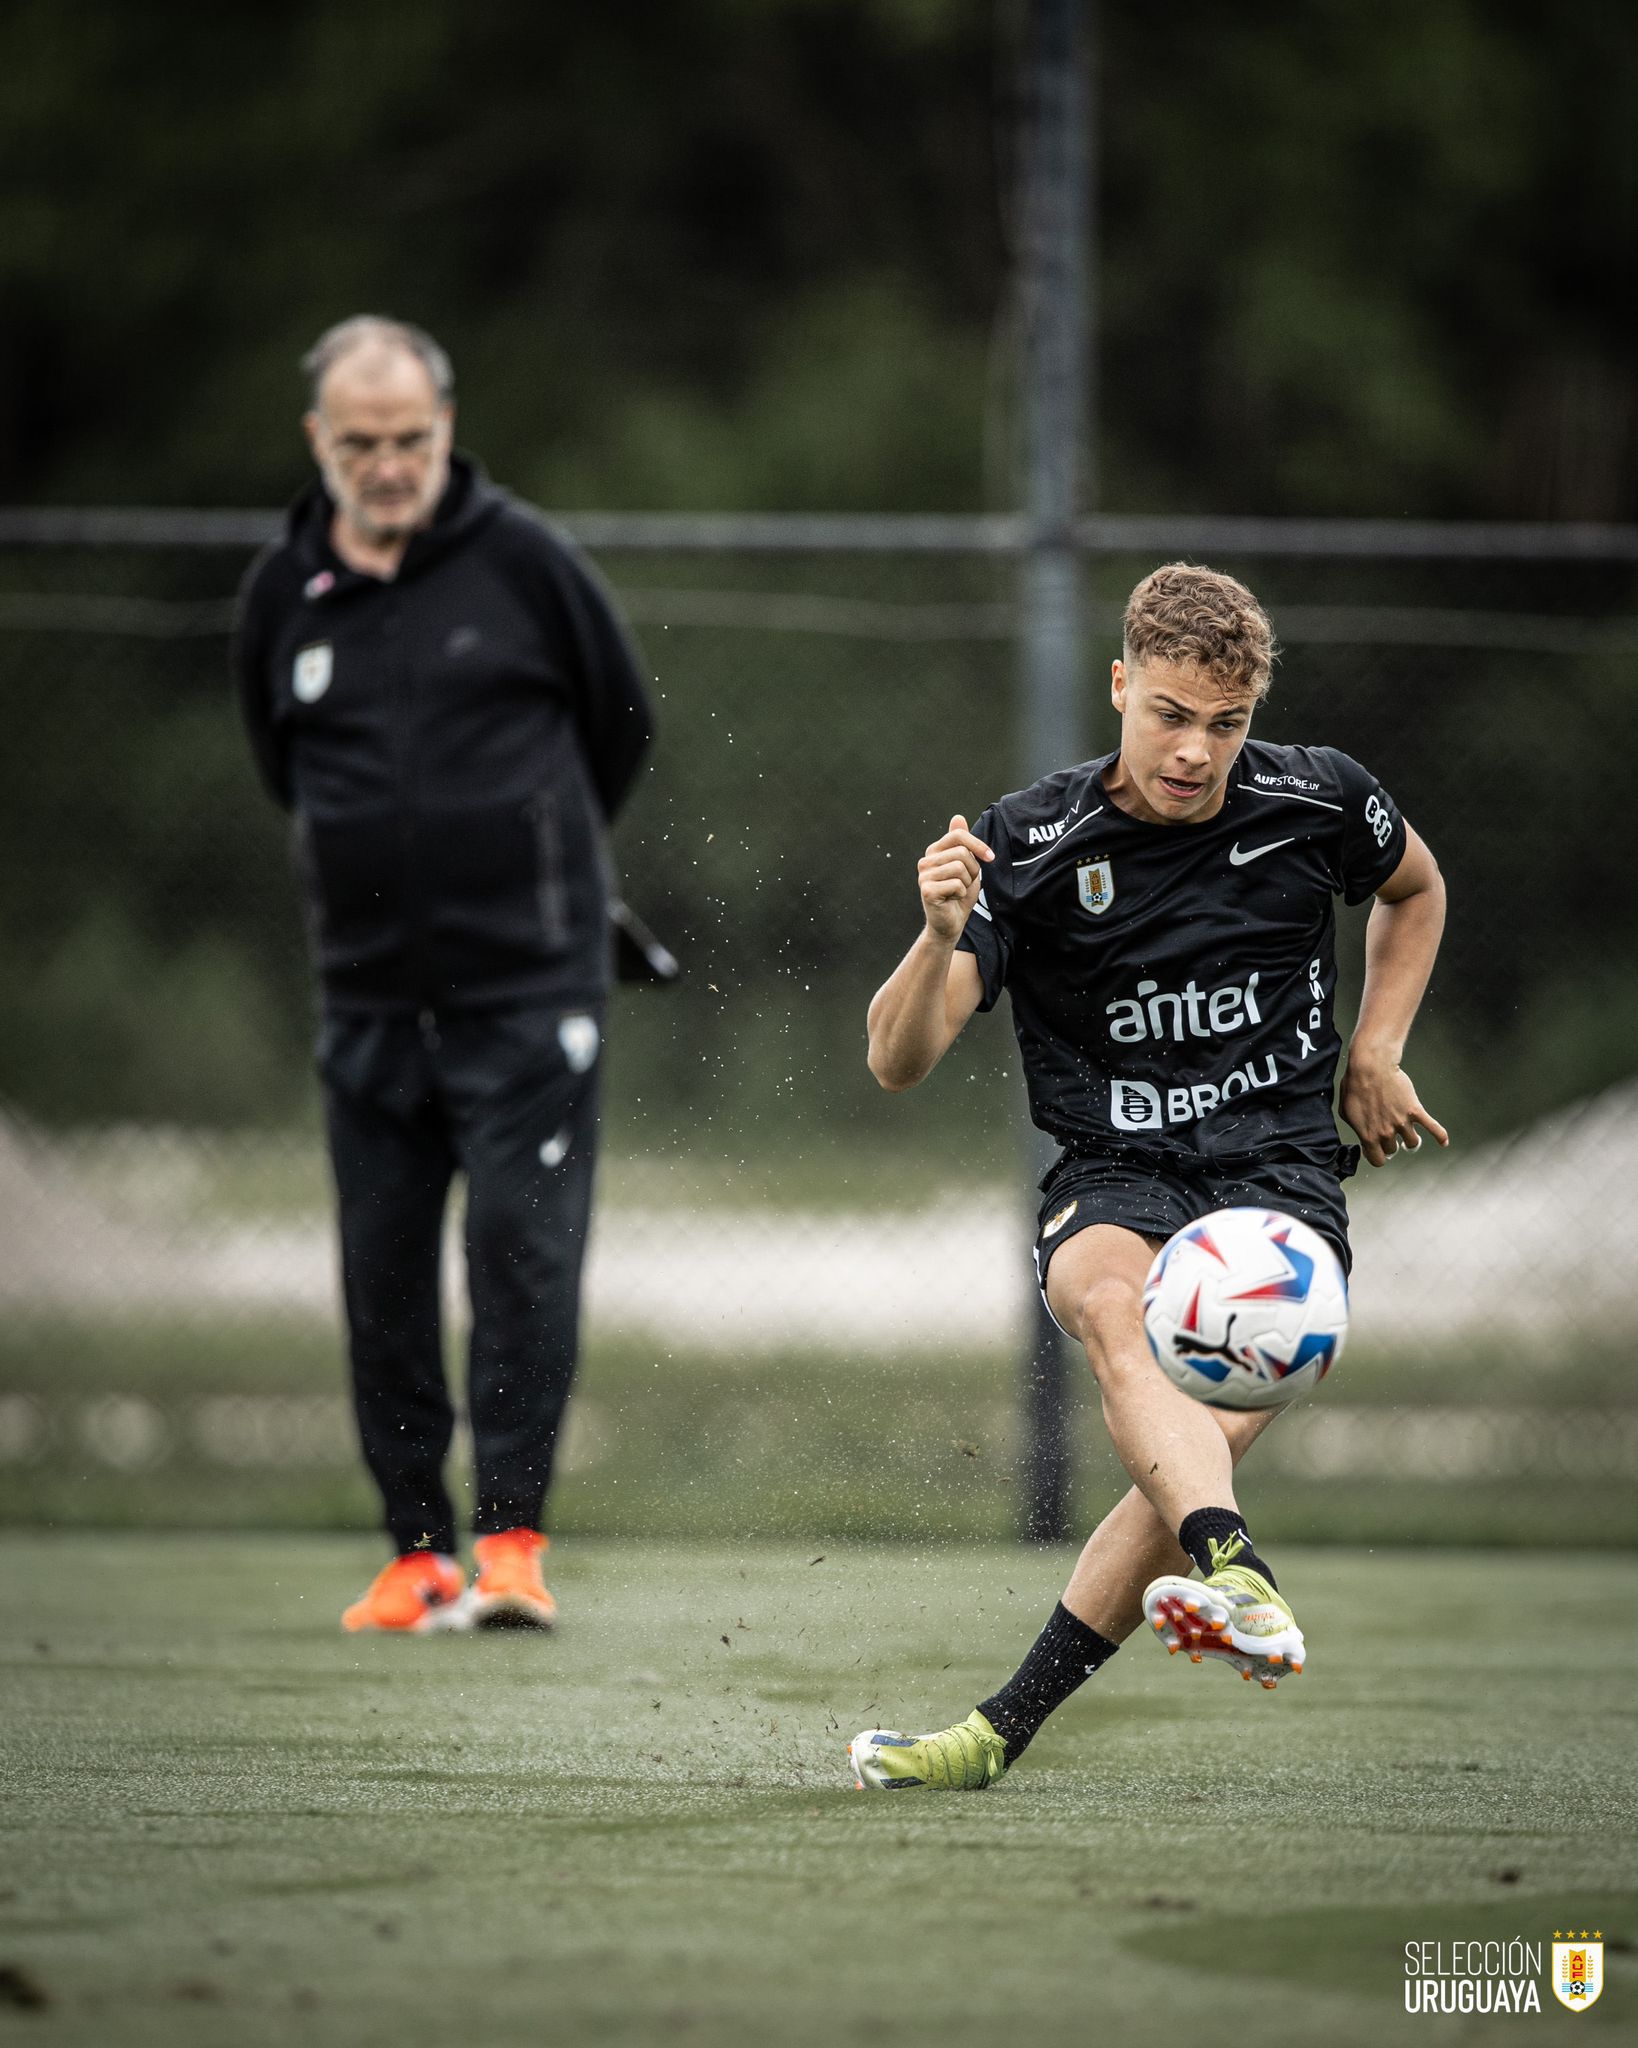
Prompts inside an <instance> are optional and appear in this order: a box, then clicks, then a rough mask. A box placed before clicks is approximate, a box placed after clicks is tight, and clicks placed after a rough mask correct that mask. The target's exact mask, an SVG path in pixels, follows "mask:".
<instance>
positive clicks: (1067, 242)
mask: <svg viewBox="0 0 1638 2048" xmlns="http://www.w3.org/2000/svg"><path fill="white" fill-rule="evenodd" d="M1090 15H1091V5H1090V0H1087V4H1086V5H1085V6H1083V5H1082V4H1081V0H1032V4H1031V7H1030V11H1029V47H1028V50H1027V53H1026V58H1025V65H1026V90H1025V93H1024V104H1023V109H1022V120H1023V135H1022V137H1021V142H1022V147H1021V149H1020V152H1019V161H1020V163H1021V165H1022V167H1023V181H1024V191H1023V220H1022V252H1021V261H1020V275H1019V287H1020V291H1021V294H1022V302H1023V303H1022V309H1021V310H1022V320H1021V322H1020V330H1021V342H1022V354H1023V360H1022V363H1021V365H1020V369H1021V382H1022V388H1023V413H1024V429H1025V431H1024V445H1025V458H1024V459H1025V479H1024V508H1025V514H1026V519H1027V541H1026V546H1025V550H1024V554H1023V558H1022V561H1021V564H1020V591H1019V596H1020V603H1021V619H1020V654H1021V658H1022V689H1021V692H1020V699H1021V734H1020V738H1021V753H1022V764H1023V770H1024V774H1025V777H1026V778H1027V779H1030V780H1033V779H1034V778H1035V777H1036V776H1038V775H1042V774H1045V773H1046V772H1047V771H1048V770H1050V769H1053V768H1060V767H1064V766H1066V765H1067V764H1069V763H1070V762H1073V761H1077V760H1079V759H1080V758H1081V756H1082V753H1083V752H1084V734H1085V707H1084V703H1083V692H1082V683H1081V661H1080V623H1081V622H1080V564H1079V560H1078V555H1077V548H1076V526H1075V522H1076V518H1077V515H1078V514H1079V512H1080V510H1081V509H1082V508H1081V504H1080V486H1081V466H1082V450H1083V444H1084V435H1085V432H1086V426H1087V408H1086V405H1085V381H1086V371H1087V337H1088V333H1089V327H1088V316H1087V303H1086V269H1087V263H1086V237H1087V228H1088V223H1089V216H1090V194H1089V187H1088V174H1089V170H1090V159H1089V154H1088V148H1087V83H1086V73H1085V68H1084V49H1085V45H1084V43H1083V35H1089V33H1090V28H1091V22H1090ZM1051 1152H1052V1147H1051V1146H1050V1144H1048V1142H1047V1141H1046V1140H1045V1139H1044V1138H1042V1137H1041V1136H1040V1134H1038V1133H1036V1132H1034V1131H1032V1132H1031V1133H1030V1136H1029V1143H1028V1145H1027V1148H1026V1157H1027V1161H1028V1164H1029V1167H1030V1169H1031V1170H1030V1181H1031V1183H1033V1182H1034V1181H1035V1180H1036V1179H1037V1178H1038V1177H1039V1175H1040V1173H1041V1171H1042V1169H1043V1166H1044V1164H1045V1162H1046V1160H1047V1159H1048V1158H1050V1156H1051ZM1030 1194H1031V1196H1033V1186H1032V1187H1031V1189H1030ZM1067 1366H1068V1360H1067V1357H1066V1351H1065V1345H1064V1340H1063V1338H1062V1337H1061V1336H1060V1335H1059V1333H1058V1331H1057V1329H1056V1327H1055V1326H1054V1324H1053V1323H1052V1320H1051V1318H1050V1317H1049V1316H1048V1315H1047V1314H1046V1311H1045V1309H1044V1308H1042V1307H1041V1305H1040V1304H1039V1303H1036V1304H1035V1305H1034V1312H1033V1314H1032V1316H1031V1319H1030V1329H1029V1337H1028V1341H1027V1344H1026V1348H1025V1355H1024V1361H1023V1388H1022V1393H1023V1403H1022V1406H1023V1416H1024V1433H1025V1442H1024V1458H1023V1501H1022V1516H1021V1520H1022V1525H1023V1531H1024V1534H1025V1536H1026V1537H1027V1538H1028V1539H1029V1540H1031V1541H1033V1542H1038V1543H1045V1542H1055V1541H1058V1540H1060V1539H1061V1538H1062V1537H1063V1536H1064V1535H1066V1534H1067V1532H1068V1506H1069V1502H1068V1493H1069V1445H1068V1437H1067V1432H1066V1426H1065V1425H1066V1405H1067V1401H1066V1396H1067V1379H1068V1372H1067Z"/></svg>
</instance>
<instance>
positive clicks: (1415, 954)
mask: <svg viewBox="0 0 1638 2048" xmlns="http://www.w3.org/2000/svg"><path fill="white" fill-rule="evenodd" d="M1444 928H1445V884H1444V878H1443V876H1442V875H1441V874H1440V873H1439V864H1438V862H1437V861H1436V860H1435V859H1434V858H1433V855H1432V854H1431V853H1430V852H1429V851H1428V849H1427V846H1426V845H1425V844H1424V842H1423V841H1422V840H1421V839H1420V838H1418V836H1417V835H1416V833H1414V832H1412V831H1410V830H1409V829H1408V828H1407V830H1406V835H1405V857H1404V859H1403V860H1401V861H1400V863H1399V865H1398V867H1396V868H1395V869H1394V871H1393V873H1392V874H1391V875H1390V876H1389V877H1388V879H1387V880H1386V881H1385V882H1384V883H1383V885H1382V887H1381V888H1380V889H1378V890H1377V892H1376V902H1375V903H1374V904H1373V905H1372V906H1371V917H1370V923H1369V924H1368V925H1367V926H1366V930H1365V988H1364V992H1363V993H1362V994H1361V996H1360V999H1359V1021H1358V1023H1357V1024H1356V1025H1355V1026H1354V1036H1353V1042H1352V1044H1351V1045H1350V1046H1349V1048H1348V1067H1347V1071H1346V1073H1345V1074H1344V1075H1343V1077H1342V1102H1341V1108H1342V1115H1343V1119H1344V1121H1345V1122H1346V1123H1347V1124H1348V1125H1349V1126H1350V1127H1351V1128H1352V1130H1353V1132H1354V1135H1355V1136H1356V1137H1357V1138H1358V1139H1359V1144H1360V1150H1361V1151H1362V1152H1363V1153H1364V1155H1365V1157H1366V1158H1367V1159H1368V1160H1369V1161H1370V1163H1371V1164H1372V1165H1373V1166H1386V1165H1387V1163H1388V1161H1389V1160H1390V1159H1391V1158H1392V1157H1393V1156H1394V1154H1395V1152H1397V1151H1398V1149H1399V1147H1400V1146H1401V1145H1403V1146H1404V1147H1405V1149H1406V1150H1407V1151H1408V1152H1415V1151H1418V1150H1419V1149H1420V1148H1421V1144H1422V1132H1423V1131H1429V1132H1431V1133H1432V1135H1433V1136H1434V1137H1435V1138H1437V1139H1438V1141H1439V1143H1440V1144H1441V1145H1448V1144H1449V1143H1450V1136H1449V1133H1448V1132H1447V1131H1446V1130H1445V1128H1444V1126H1443V1124H1439V1123H1436V1122H1435V1121H1434V1120H1433V1118H1432V1117H1431V1116H1429V1115H1428V1113H1427V1111H1426V1110H1425V1109H1424V1108H1423V1107H1422V1105H1421V1102H1420V1101H1419V1100H1418V1099H1417V1094H1416V1090H1415V1088H1414V1087H1413V1086H1412V1085H1411V1078H1410V1076H1409V1075H1408V1074H1407V1073H1406V1072H1405V1070H1404V1068H1403V1067H1402V1066H1401V1065H1400V1064H1399V1062H1400V1060H1401V1059H1402V1058H1403V1057H1404V1051H1405V1041H1406V1039H1407V1038H1408V1037H1409V1036H1410V1028H1411V1025H1412V1023H1413V1022H1414V1021H1415V1018H1416V1011H1417V1006H1418V1004H1419V1003H1420V1002H1421V1000H1422V991H1423V990H1424V989H1425V988H1426V987H1427V985H1428V976H1429V975H1430V974H1431V973H1432V972H1433V961H1434V956H1435V955H1436V954H1437V953H1438V951H1439V935H1440V933H1441V932H1442V931H1443V930H1444Z"/></svg>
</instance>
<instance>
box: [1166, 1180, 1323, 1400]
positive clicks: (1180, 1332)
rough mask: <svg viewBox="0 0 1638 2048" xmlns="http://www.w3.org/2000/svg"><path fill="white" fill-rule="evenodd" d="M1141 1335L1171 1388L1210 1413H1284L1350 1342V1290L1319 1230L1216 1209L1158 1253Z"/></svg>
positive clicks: (1251, 1212) (1268, 1212) (1271, 1215)
mask: <svg viewBox="0 0 1638 2048" xmlns="http://www.w3.org/2000/svg"><path fill="white" fill-rule="evenodd" d="M1143 1328H1144V1333H1145V1335H1146V1336H1147V1337H1148V1339H1149V1349H1150V1350H1151V1351H1152V1352H1153V1353H1154V1355H1155V1358H1156V1361H1157V1362H1158V1364H1159V1366H1160V1369H1161V1371H1162V1372H1163V1373H1165V1375H1166V1377H1167V1378H1168V1379H1169V1380H1170V1381H1171V1382H1172V1384H1173V1385H1174V1386H1177V1387H1181V1388H1182V1389H1183V1391H1184V1393H1185V1394H1190V1395H1192V1396H1193V1397H1194V1399H1195V1400H1197V1401H1204V1402H1205V1403H1206V1404H1207V1405H1208V1406H1209V1407H1212V1408H1280V1407H1283V1406H1284V1405H1285V1403H1286V1402H1287V1401H1294V1400H1295V1399H1296V1397H1297V1396H1298V1395H1299V1394H1306V1393H1307V1392H1308V1390H1309V1388H1310V1387H1316V1386H1318V1385H1319V1383H1320V1381H1321V1380H1322V1379H1324V1377H1325V1375H1326V1374H1327V1373H1328V1372H1329V1371H1330V1369H1331V1367H1332V1366H1333V1365H1335V1363H1336V1361H1337V1359H1338V1358H1339V1357H1340V1356H1341V1353H1342V1344H1343V1339H1344V1338H1345V1337H1346V1336H1347V1334H1348V1281H1347V1276H1346V1275H1345V1274H1344V1273H1343V1270H1342V1262H1341V1260H1340V1259H1338V1257H1337V1255H1336V1253H1335V1252H1334V1251H1333V1250H1332V1249H1331V1247H1330V1245H1328V1244H1327V1243H1326V1241H1325V1239H1324V1238H1323V1237H1321V1236H1320V1234H1319V1232H1318V1231H1317V1230H1311V1229H1310V1228H1309V1227H1308V1225H1307V1224H1306V1223H1299V1222H1298V1221H1297V1219H1296V1218H1295V1217H1294V1216H1282V1215H1281V1214H1280V1212H1279V1210H1278V1209H1216V1210H1214V1211H1213V1212H1212V1213H1211V1215H1209V1216H1202V1217H1201V1218H1200V1219H1199V1220H1198V1221H1197V1222H1194V1223H1189V1224H1186V1225H1185V1226H1184V1227H1183V1229H1181V1230H1180V1231H1178V1232H1177V1234H1176V1235H1175V1236H1174V1237H1170V1238H1168V1239H1167V1241H1166V1242H1165V1244H1163V1245H1162V1246H1161V1248H1160V1251H1159V1253H1158V1255H1157V1256H1156V1258H1155V1262H1154V1264H1153V1265H1152V1266H1151V1267H1150V1268H1149V1277H1148V1279H1147V1280H1146V1281H1145V1282H1144V1286H1143Z"/></svg>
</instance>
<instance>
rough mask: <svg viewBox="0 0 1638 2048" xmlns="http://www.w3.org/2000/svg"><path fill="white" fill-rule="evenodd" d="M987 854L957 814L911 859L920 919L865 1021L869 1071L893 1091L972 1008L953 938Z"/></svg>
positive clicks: (972, 964)
mask: <svg viewBox="0 0 1638 2048" xmlns="http://www.w3.org/2000/svg"><path fill="white" fill-rule="evenodd" d="M994 858H995V854H994V852H993V851H992V850H991V849H990V848H989V847H988V846H986V845H985V844H984V842H983V840H982V839H979V838H976V837H975V836H974V835H973V834H972V833H971V832H970V831H968V829H967V821H966V819H965V818H963V817H961V816H959V815H957V816H956V817H954V818H952V819H951V820H950V827H949V830H948V831H947V832H945V833H943V834H942V835H941V836H940V837H939V838H937V839H935V840H934V841H933V843H932V845H931V846H929V847H928V849H927V851H926V852H925V853H924V854H923V855H922V857H921V859H920V861H919V862H918V863H917V869H916V879H917V882H918V885H919V887H920V890H921V910H922V916H923V918H924V919H925V923H924V925H923V927H922V931H921V935H920V937H919V938H917V940H916V942H915V944H914V945H913V946H912V947H911V948H910V950H909V952H908V953H906V954H905V956H904V958H903V959H902V960H901V961H900V962H899V964H898V966H897V967H895V968H894V970H893V972H892V973H891V974H890V975H889V976H888V978H887V979H886V981H884V982H883V983H882V985H881V987H880V988H879V989H877V991H876V993H875V996H874V998H873V999H872V1001H871V1005H870V1016H869V1023H868V1028H869V1032H870V1053H869V1060H870V1071H871V1072H872V1073H873V1074H874V1075H875V1077H876V1079H877V1080H878V1081H879V1082H880V1083H881V1084H882V1086H883V1087H884V1088H886V1089H888V1090H889V1091H891V1092H892V1093H893V1094H898V1093H899V1092H900V1091H901V1090H903V1089H905V1088H914V1087H915V1085H916V1083H917V1082H918V1081H925V1080H926V1078H927V1076H928V1075H929V1074H930V1073H931V1072H932V1071H933V1069H934V1067H936V1066H937V1065H938V1063H939V1061H940V1060H941V1059H943V1057H944V1055H945V1054H946V1053H947V1052H948V1051H949V1050H950V1047H951V1046H952V1045H954V1043H955V1041H956V1039H957V1037H958V1036H959V1035H960V1032H961V1027H962V1026H963V1025H964V1024H965V1023H966V1021H967V1019H968V1018H969V1017H970V1016H971V1015H972V1014H973V1012H974V1010H976V1009H977V1008H978V1004H979V998H980V997H981V996H982V995H983V993H984V986H983V982H982V980H981V979H980V977H979V972H978V962H977V961H976V960H975V959H974V958H973V956H972V954H971V953H960V952H957V950H956V941H957V939H959V938H960V937H961V934H962V932H963V931H964V930H965V929H966V925H967V919H968V918H969V917H970V916H971V915H972V908H973V905H974V904H975V903H976V902H977V901H978V892H979V890H980V889H981V888H982V887H983V874H984V865H985V863H986V862H988V861H992V860H994Z"/></svg>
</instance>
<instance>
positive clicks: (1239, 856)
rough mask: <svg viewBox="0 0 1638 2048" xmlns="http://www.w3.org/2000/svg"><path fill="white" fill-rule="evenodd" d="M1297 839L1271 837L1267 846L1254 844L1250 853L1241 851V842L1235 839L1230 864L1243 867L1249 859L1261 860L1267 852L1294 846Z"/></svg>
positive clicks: (1230, 853)
mask: <svg viewBox="0 0 1638 2048" xmlns="http://www.w3.org/2000/svg"><path fill="white" fill-rule="evenodd" d="M1295 844H1296V840H1295V839H1271V840H1270V841H1269V842H1268V844H1267V845H1266V846H1254V847H1252V849H1251V851H1250V852H1249V853H1242V852H1241V851H1240V842H1239V840H1238V839H1236V840H1235V842H1234V844H1233V845H1232V846H1231V847H1230V848H1229V866H1230V867H1231V868H1243V867H1244V866H1245V864H1246V862H1247V861H1248V860H1261V859H1262V857H1263V855H1264V854H1265V853H1274V852H1275V851H1277V850H1278V849H1279V848H1280V847H1282V846H1294V845H1295Z"/></svg>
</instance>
